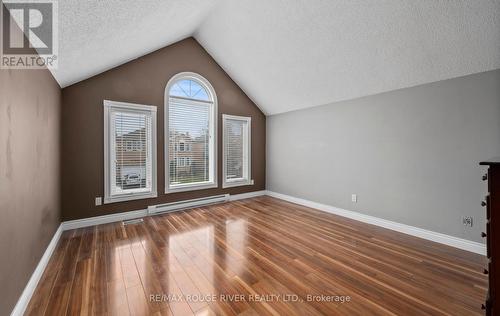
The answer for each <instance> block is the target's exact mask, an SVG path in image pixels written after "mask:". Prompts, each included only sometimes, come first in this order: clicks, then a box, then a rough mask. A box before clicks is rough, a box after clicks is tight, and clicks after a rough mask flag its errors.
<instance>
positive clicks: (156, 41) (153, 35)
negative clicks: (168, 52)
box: [53, 0, 216, 87]
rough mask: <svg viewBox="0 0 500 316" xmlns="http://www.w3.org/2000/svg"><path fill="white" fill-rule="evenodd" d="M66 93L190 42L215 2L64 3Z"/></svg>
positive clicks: (59, 76) (61, 75) (61, 72)
mask: <svg viewBox="0 0 500 316" xmlns="http://www.w3.org/2000/svg"><path fill="white" fill-rule="evenodd" d="M58 3H59V66H58V69H57V70H55V71H53V73H54V76H55V78H56V80H57V81H58V82H59V84H60V85H61V86H62V87H65V86H68V85H70V84H73V83H75V82H78V81H81V80H83V79H86V78H89V77H91V76H93V75H96V74H98V73H101V72H103V71H105V70H108V69H110V68H113V67H116V66H118V65H120V64H123V63H125V62H127V61H129V60H131V59H134V58H137V57H140V56H143V55H145V54H147V53H149V52H152V51H154V50H156V49H159V48H162V47H164V46H167V45H170V44H172V43H175V42H177V41H179V40H181V39H184V38H186V37H189V36H191V35H192V34H193V32H194V31H195V29H196V28H197V27H198V26H199V25H200V23H201V22H202V21H203V20H204V19H205V17H206V15H207V14H208V13H209V12H210V9H211V8H212V7H213V5H214V4H215V3H216V0H189V1H182V0H60V1H58Z"/></svg>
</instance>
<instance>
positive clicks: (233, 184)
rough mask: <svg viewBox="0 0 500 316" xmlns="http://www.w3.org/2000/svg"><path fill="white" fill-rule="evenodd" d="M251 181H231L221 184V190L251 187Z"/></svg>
mask: <svg viewBox="0 0 500 316" xmlns="http://www.w3.org/2000/svg"><path fill="white" fill-rule="evenodd" d="M253 184H254V182H253V180H243V181H232V182H223V183H222V188H223V189H225V188H232V187H241V186H245V185H253Z"/></svg>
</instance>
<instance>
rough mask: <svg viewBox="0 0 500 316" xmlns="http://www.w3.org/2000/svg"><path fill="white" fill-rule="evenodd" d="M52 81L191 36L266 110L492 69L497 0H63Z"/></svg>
mask: <svg viewBox="0 0 500 316" xmlns="http://www.w3.org/2000/svg"><path fill="white" fill-rule="evenodd" d="M59 18H60V22H59V23H60V46H59V47H60V58H59V69H58V70H57V71H56V73H55V76H56V79H57V80H58V82H59V83H60V84H61V85H62V86H67V85H69V84H71V83H74V82H77V81H80V80H83V79H85V78H88V77H90V76H92V75H95V74H97V73H100V72H102V71H104V70H106V69H109V68H112V67H115V66H117V65H119V64H122V63H124V62H126V61H128V60H130V59H133V58H137V57H140V56H142V55H144V54H146V53H148V52H150V51H153V50H155V49H158V48H160V47H163V46H166V45H168V44H171V43H173V42H176V41H178V40H180V39H183V38H185V37H188V36H190V35H194V37H195V38H196V39H197V40H198V42H200V43H201V44H202V45H203V46H204V47H205V48H206V49H207V51H208V52H209V53H210V54H211V55H212V56H213V57H214V58H215V60H216V61H217V62H218V63H219V64H220V65H221V66H222V67H223V68H224V69H225V70H226V71H227V72H228V74H229V75H230V76H231V77H232V78H233V79H234V80H235V81H236V82H237V83H238V84H239V85H240V86H241V88H242V89H243V90H244V91H245V92H246V93H247V94H248V95H249V96H250V98H252V99H253V100H254V101H255V103H256V104H257V105H258V106H259V107H260V108H261V109H263V110H264V112H265V113H266V114H275V113H281V112H286V111H291V110H295V109H300V108H306V107H311V106H316V105H321V104H326V103H331V102H335V101H340V100H345V99H351V98H356V97H360V96H365V95H370V94H375V93H380V92H383V91H389V90H394V89H399V88H404V87H410V86H414V85H418V84H423V83H427V82H433V81H438V80H443V79H448V78H453V77H458V76H463V75H467V74H472V73H477V72H482V71H487V70H492V69H497V68H500V0H450V1H444V0H443V1H437V0H378V1H372V0H238V1H235V0H189V1H180V0H142V1H138V0H135V1H130V0H122V1H119V0H106V1H98V0H86V1H81V0H62V1H59Z"/></svg>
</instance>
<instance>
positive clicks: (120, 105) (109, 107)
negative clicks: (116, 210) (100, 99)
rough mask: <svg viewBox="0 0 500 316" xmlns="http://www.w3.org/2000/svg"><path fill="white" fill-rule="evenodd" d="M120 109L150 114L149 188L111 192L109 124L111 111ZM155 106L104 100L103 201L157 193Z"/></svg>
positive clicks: (112, 201)
mask: <svg viewBox="0 0 500 316" xmlns="http://www.w3.org/2000/svg"><path fill="white" fill-rule="evenodd" d="M115 110H118V111H122V112H131V113H149V114H150V115H151V190H149V189H148V190H147V191H146V190H144V189H143V190H138V191H135V192H125V193H118V194H117V193H113V190H112V188H111V185H112V179H113V178H112V177H114V171H113V170H114V169H113V164H112V163H111V158H112V157H114V154H113V153H112V150H113V148H112V147H113V140H112V139H111V136H112V135H113V134H114V130H112V129H113V125H112V124H111V122H110V120H111V112H112V111H115ZM156 177H157V175H156V106H153V105H143V104H135V103H126V102H117V101H109V100H104V203H105V204H107V203H115V202H123V201H130V200H138V199H148V198H155V197H157V196H158V194H157V188H156V184H157V180H156Z"/></svg>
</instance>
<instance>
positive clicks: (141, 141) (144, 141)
mask: <svg viewBox="0 0 500 316" xmlns="http://www.w3.org/2000/svg"><path fill="white" fill-rule="evenodd" d="M111 124H112V126H111V128H112V131H113V132H112V133H111V135H112V137H113V139H112V148H111V155H112V159H111V163H112V166H111V171H112V181H113V182H114V183H113V182H112V183H111V189H112V191H113V193H115V194H120V193H133V192H146V191H150V190H151V183H152V181H151V177H152V163H151V162H152V153H151V149H152V133H151V115H150V113H141V112H133V111H120V110H115V111H113V112H112V116H111Z"/></svg>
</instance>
